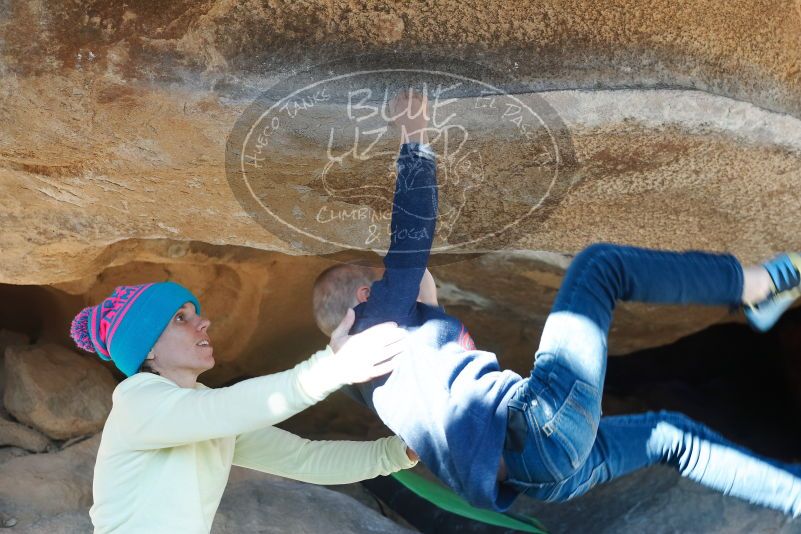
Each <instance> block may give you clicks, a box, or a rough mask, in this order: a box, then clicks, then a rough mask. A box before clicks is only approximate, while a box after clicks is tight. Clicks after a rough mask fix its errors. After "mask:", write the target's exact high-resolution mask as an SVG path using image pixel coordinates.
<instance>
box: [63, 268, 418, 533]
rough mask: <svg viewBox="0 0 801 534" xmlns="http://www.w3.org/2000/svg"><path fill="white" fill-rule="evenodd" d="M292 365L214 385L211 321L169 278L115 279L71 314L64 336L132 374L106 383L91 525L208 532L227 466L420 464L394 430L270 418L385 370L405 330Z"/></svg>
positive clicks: (350, 469)
mask: <svg viewBox="0 0 801 534" xmlns="http://www.w3.org/2000/svg"><path fill="white" fill-rule="evenodd" d="M352 321H353V317H352V315H351V316H349V318H348V319H346V320H345V321H343V322H342V324H341V325H339V327H338V328H337V329H336V330H335V331H334V332H332V334H331V340H330V344H329V346H328V347H326V349H325V350H321V351H318V352H317V353H315V354H314V355H313V356H311V358H309V359H308V360H306V361H303V362H301V363H299V364H298V365H296V366H295V367H294V368H293V369H290V370H288V371H284V372H281V373H276V374H272V375H267V376H261V377H257V378H252V379H249V380H244V381H242V382H239V383H237V384H235V385H233V386H230V387H224V388H218V389H210V388H207V387H206V386H204V385H203V384H201V383H199V382H198V381H197V379H198V375H200V374H201V373H203V372H204V371H207V370H209V369H211V368H212V367H213V366H214V355H213V350H214V349H213V346H212V344H211V338H210V336H209V333H208V329H209V326H210V325H211V321H209V320H208V319H207V318H205V317H203V316H202V315H201V312H200V303H199V302H198V300H197V298H195V296H194V295H193V294H192V293H191V292H190V291H189V290H187V289H186V288H184V287H183V286H181V285H179V284H177V283H175V282H158V283H149V284H142V285H135V286H120V287H117V288H116V289H115V290H114V292H113V293H112V295H111V296H110V297H109V298H107V299H105V300H104V301H103V302H102V303H100V304H99V305H97V306H91V307H88V308H85V309H84V310H82V311H81V312H80V313H79V314H78V315H77V316H76V317H75V319H74V320H73V322H72V328H71V332H70V333H71V336H72V338H73V339H74V340H75V342H76V344H77V345H78V346H79V347H80V348H82V349H84V350H87V351H90V352H97V354H98V355H99V356H100V357H101V358H103V359H104V360H111V361H112V362H114V364H115V365H116V366H117V368H118V369H119V370H120V371H122V372H123V373H124V374H125V375H126V376H127V377H128V378H126V379H125V380H123V381H122V382H121V383H120V384H119V385H118V386H117V388H116V389H115V390H114V393H113V407H112V409H111V413H110V414H109V416H108V419H107V421H106V424H105V426H104V428H103V435H102V438H101V442H100V448H99V451H98V455H97V461H96V464H95V471H94V484H93V491H94V504H93V506H92V508H91V510H90V516H91V519H92V522H93V524H94V527H95V532H96V533H103V532H152V533H159V532H164V533H171V534H174V533H180V532H186V533H189V532H192V533H196V532H209V531H210V530H211V525H212V520H213V518H214V514H215V512H216V510H217V507H218V506H219V504H220V499H221V497H222V493H223V490H224V488H225V485H226V482H227V480H228V474H229V472H230V469H231V465H240V466H243V467H248V468H251V469H256V470H259V471H264V472H267V473H272V474H275V475H280V476H283V477H288V478H294V479H296V480H302V481H305V482H313V483H318V484H345V483H350V482H355V481H359V480H364V479H369V478H372V477H375V476H378V475H386V474H389V473H392V472H395V471H398V470H400V469H406V468H409V467H412V466H413V465H415V464H416V460H417V457H416V455H415V454H414V452H413V451H411V450H409V449H408V448H407V447H406V445H405V444H404V442H403V441H402V440H401V439H400V438H398V437H397V436H392V437H387V438H382V439H379V440H376V441H371V442H348V441H309V440H307V439H302V438H300V437H298V436H296V435H294V434H291V433H289V432H286V431H284V430H281V429H279V428H276V427H274V426H272V425H274V424H276V423H279V422H281V421H283V420H285V419H287V418H289V417H291V416H292V415H294V414H296V413H298V412H300V411H302V410H304V409H306V408H308V407H309V406H311V405H313V404H315V403H316V402H319V401H320V400H322V399H323V398H325V397H326V396H327V395H328V394H329V393H331V392H332V391H335V390H337V389H338V388H340V387H341V386H343V385H345V384H349V383H352V382H359V381H365V380H368V379H371V378H374V377H377V376H380V375H383V374H386V373H388V372H389V371H390V370H391V369H392V366H393V363H394V360H393V358H394V357H395V356H396V355H397V354H399V353H400V352H401V351H402V349H403V347H404V338H405V337H406V333H405V332H404V331H403V330H401V329H400V328H398V327H397V325H392V324H389V323H388V324H383V325H379V326H376V327H375V328H371V329H369V330H368V331H366V332H365V333H363V334H358V335H355V336H349V335H348V334H347V332H348V329H349V328H350V327H351V324H352Z"/></svg>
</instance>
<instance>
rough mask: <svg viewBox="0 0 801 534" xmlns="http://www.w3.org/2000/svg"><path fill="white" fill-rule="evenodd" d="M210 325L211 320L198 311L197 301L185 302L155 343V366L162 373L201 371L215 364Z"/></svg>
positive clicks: (198, 372) (196, 372)
mask: <svg viewBox="0 0 801 534" xmlns="http://www.w3.org/2000/svg"><path fill="white" fill-rule="evenodd" d="M209 325H211V321H209V320H208V319H206V318H205V317H203V316H202V315H198V314H197V313H195V306H194V304H192V303H191V302H187V303H186V304H184V305H183V306H181V308H180V309H179V310H178V311H177V312H175V315H173V316H172V319H170V323H169V324H168V325H167V328H165V329H164V331H163V332H162V333H161V336H160V337H159V339H158V340H157V341H156V344H155V345H153V353H154V354H155V361H153V367H154V369H156V370H157V371H159V372H160V373H162V374H164V371H167V372H168V373H169V372H170V371H173V372H174V371H179V372H186V371H190V372H193V373H195V374H197V375H199V374H200V373H202V372H203V371H208V370H209V369H211V368H212V367H214V356H213V351H214V349H213V347H212V346H211V339H210V338H209V335H208V333H207V330H208V328H209Z"/></svg>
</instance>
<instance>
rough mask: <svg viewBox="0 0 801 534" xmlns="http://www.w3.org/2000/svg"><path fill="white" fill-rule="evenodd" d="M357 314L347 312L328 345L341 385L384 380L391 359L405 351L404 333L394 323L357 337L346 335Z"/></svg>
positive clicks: (388, 371)
mask: <svg viewBox="0 0 801 534" xmlns="http://www.w3.org/2000/svg"><path fill="white" fill-rule="evenodd" d="M355 319H356V314H355V313H354V311H353V310H352V309H350V310H348V312H347V314H346V315H345V318H344V319H342V322H341V323H339V326H337V327H336V329H334V331H333V332H332V333H331V341H330V343H329V345H330V346H331V349H333V351H334V357H333V360H334V361H335V362H336V372H337V373H342V374H341V375H340V376H341V377H342V382H343V383H345V384H356V383H359V382H367V381H369V380H372V379H373V378H378V377H379V376H384V375H386V374H388V373H391V372H392V369H394V365H395V362H394V358H395V356H397V355H398V354H401V353H402V352H403V351H404V350H405V347H406V343H405V341H406V336H407V332H406V331H405V330H403V329H402V328H399V327H398V325H397V324H395V323H382V324H379V325H376V326H374V327H372V328H368V329H367V330H365V331H364V332H361V333H360V334H356V335H353V336H349V335H348V331H349V330H350V328H351V326H353V321H354V320H355Z"/></svg>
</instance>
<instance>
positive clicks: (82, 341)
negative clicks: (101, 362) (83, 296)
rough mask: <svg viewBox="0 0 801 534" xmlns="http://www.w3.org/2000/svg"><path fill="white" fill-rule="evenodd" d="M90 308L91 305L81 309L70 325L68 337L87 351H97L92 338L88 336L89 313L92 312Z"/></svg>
mask: <svg viewBox="0 0 801 534" xmlns="http://www.w3.org/2000/svg"><path fill="white" fill-rule="evenodd" d="M92 308H93V306H89V307H88V308H84V309H83V310H81V311H80V313H78V315H76V316H75V319H73V320H72V326H70V337H71V338H72V339H73V340H74V341H75V344H76V345H78V347H79V348H81V349H83V350H85V351H87V352H97V350H95V346H94V345H93V344H92V338H90V337H89V315H90V314H91V313H92Z"/></svg>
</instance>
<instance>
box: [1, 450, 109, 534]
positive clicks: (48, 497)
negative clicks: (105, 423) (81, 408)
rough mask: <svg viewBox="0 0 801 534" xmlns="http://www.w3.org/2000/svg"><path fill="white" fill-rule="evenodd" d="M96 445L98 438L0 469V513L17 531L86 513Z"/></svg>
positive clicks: (12, 461)
mask: <svg viewBox="0 0 801 534" xmlns="http://www.w3.org/2000/svg"><path fill="white" fill-rule="evenodd" d="M99 445H100V435H99V434H98V435H96V436H94V437H92V438H90V439H87V440H84V441H81V442H80V443H77V444H76V445H73V446H71V447H67V448H66V449H63V450H61V451H58V452H54V453H49V454H30V455H27V456H22V457H18V458H12V459H10V460H8V461H6V462H5V463H4V464H2V465H0V512H3V513H5V514H7V515H9V516H11V517H14V518H16V519H17V520H18V521H19V525H18V527H24V526H25V525H30V524H31V523H32V522H34V521H38V520H40V519H42V518H45V517H50V516H53V515H56V514H61V513H65V512H73V511H81V512H82V513H88V511H89V507H90V506H91V505H92V477H93V475H94V466H95V458H96V456H97V448H98V447H99ZM15 532H16V531H15ZM39 532H51V531H50V530H39Z"/></svg>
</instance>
